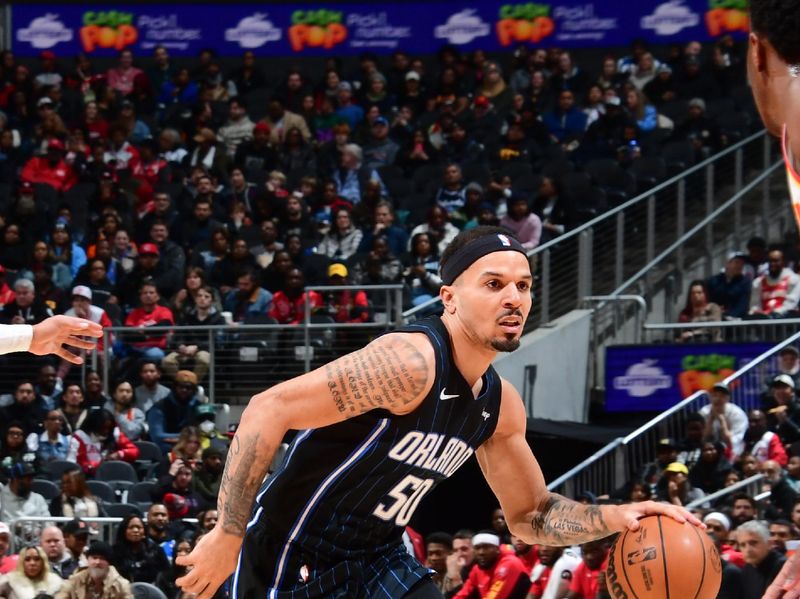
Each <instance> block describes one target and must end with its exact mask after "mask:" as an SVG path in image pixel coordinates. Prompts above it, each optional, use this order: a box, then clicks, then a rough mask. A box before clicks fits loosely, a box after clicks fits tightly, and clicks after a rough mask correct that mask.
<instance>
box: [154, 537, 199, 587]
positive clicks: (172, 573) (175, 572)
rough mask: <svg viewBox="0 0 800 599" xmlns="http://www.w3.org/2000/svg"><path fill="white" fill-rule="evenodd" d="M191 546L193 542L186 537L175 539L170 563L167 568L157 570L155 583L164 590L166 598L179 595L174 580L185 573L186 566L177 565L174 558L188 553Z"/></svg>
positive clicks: (192, 546)
mask: <svg viewBox="0 0 800 599" xmlns="http://www.w3.org/2000/svg"><path fill="white" fill-rule="evenodd" d="M193 548H194V543H192V541H191V540H190V539H188V538H186V537H181V538H179V539H177V540H176V541H175V546H174V548H173V549H172V565H171V566H170V567H169V569H168V570H164V571H162V572H159V573H158V576H156V581H155V585H156V586H157V587H158V588H159V589H161V590H162V591H164V594H165V595H166V596H167V599H176V598H177V597H178V595H180V592H181V590H180V588H179V587H178V585H176V584H175V581H176V580H177V579H178V578H180V577H181V576H183V575H184V574H186V566H179V565H178V564H177V563H176V560H177V559H178V558H179V557H181V556H183V555H189V553H191V551H192V549H193Z"/></svg>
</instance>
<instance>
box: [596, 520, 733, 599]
mask: <svg viewBox="0 0 800 599" xmlns="http://www.w3.org/2000/svg"><path fill="white" fill-rule="evenodd" d="M721 580H722V564H721V562H720V558H719V553H717V549H716V547H714V544H713V542H712V541H711V539H710V538H709V537H708V535H707V534H706V533H705V532H703V530H702V529H699V528H697V527H696V526H692V525H691V524H688V523H687V524H680V523H678V522H676V521H675V520H673V519H672V518H668V517H666V516H647V517H646V518H642V520H641V521H640V526H639V530H637V531H630V530H627V531H625V532H624V533H622V534H620V536H619V537H618V538H617V540H616V542H615V543H614V546H613V547H612V548H611V551H610V553H609V558H608V570H607V572H606V585H607V586H608V592H609V593H610V594H611V596H612V597H614V599H668V598H670V597H672V598H674V597H693V598H694V599H714V598H715V597H716V596H717V592H718V591H719V585H720V581H721Z"/></svg>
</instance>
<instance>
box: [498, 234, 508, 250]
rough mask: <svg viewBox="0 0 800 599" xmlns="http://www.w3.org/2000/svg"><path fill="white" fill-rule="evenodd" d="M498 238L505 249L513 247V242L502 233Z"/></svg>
mask: <svg viewBox="0 0 800 599" xmlns="http://www.w3.org/2000/svg"><path fill="white" fill-rule="evenodd" d="M497 238H498V239H499V240H500V243H502V244H503V246H504V247H507V248H508V247H511V240H510V239H509V238H508V237H506V236H505V235H503V234H502V233H498V234H497Z"/></svg>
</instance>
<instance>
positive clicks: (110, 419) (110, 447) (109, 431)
mask: <svg viewBox="0 0 800 599" xmlns="http://www.w3.org/2000/svg"><path fill="white" fill-rule="evenodd" d="M138 457H139V448H138V447H136V445H134V444H133V441H131V440H130V439H128V437H126V436H125V433H123V432H122V431H121V430H120V429H119V427H118V426H117V421H116V419H115V418H114V415H113V414H112V413H111V412H109V411H108V410H104V409H99V410H97V409H94V410H89V414H88V415H87V416H86V420H84V422H83V426H81V428H80V430H77V431H75V432H74V433H73V435H72V437H71V439H70V443H69V452H68V453H67V459H68V460H69V461H71V462H75V463H76V464H78V466H80V467H81V469H82V470H83V471H84V473H86V474H88V475H93V474H94V473H95V471H96V470H97V467H98V466H99V465H100V464H101V463H103V462H110V461H123V462H130V463H133V462H135V461H136V459H137V458H138Z"/></svg>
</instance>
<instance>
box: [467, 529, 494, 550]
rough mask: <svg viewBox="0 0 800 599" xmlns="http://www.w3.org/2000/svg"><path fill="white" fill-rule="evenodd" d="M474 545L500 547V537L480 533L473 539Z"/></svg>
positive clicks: (488, 533)
mask: <svg viewBox="0 0 800 599" xmlns="http://www.w3.org/2000/svg"><path fill="white" fill-rule="evenodd" d="M472 544H473V545H494V546H495V547H500V537H498V536H497V535H493V534H492V533H490V532H479V533H478V534H476V535H475V536H474V537H472Z"/></svg>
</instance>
